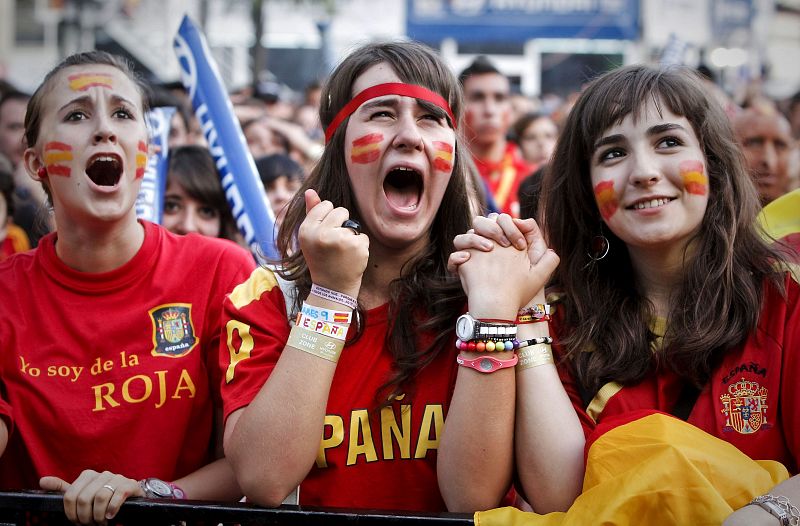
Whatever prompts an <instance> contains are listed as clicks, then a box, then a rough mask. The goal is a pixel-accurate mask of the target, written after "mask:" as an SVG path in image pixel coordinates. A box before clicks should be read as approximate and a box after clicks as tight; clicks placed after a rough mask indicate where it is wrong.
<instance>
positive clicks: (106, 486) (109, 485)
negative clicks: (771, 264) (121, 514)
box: [103, 484, 117, 495]
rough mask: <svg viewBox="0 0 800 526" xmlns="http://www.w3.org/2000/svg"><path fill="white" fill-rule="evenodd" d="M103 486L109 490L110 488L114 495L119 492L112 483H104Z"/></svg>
mask: <svg viewBox="0 0 800 526" xmlns="http://www.w3.org/2000/svg"><path fill="white" fill-rule="evenodd" d="M103 487H104V488H105V489H107V490H110V491H111V493H112V495H113V494H114V493H116V492H117V490H116V489H114V486H112V485H111V484H103Z"/></svg>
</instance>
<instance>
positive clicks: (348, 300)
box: [311, 283, 358, 310]
mask: <svg viewBox="0 0 800 526" xmlns="http://www.w3.org/2000/svg"><path fill="white" fill-rule="evenodd" d="M311 294H314V295H315V296H319V297H320V298H325V299H326V300H330V301H333V302H335V303H339V304H340V305H346V306H348V307H350V308H351V309H353V310H355V309H357V308H358V300H357V299H355V298H354V297H353V296H348V295H347V294H345V293H344V292H339V291H338V290H331V289H326V288H325V287H323V286H321V285H317V284H316V283H312V284H311Z"/></svg>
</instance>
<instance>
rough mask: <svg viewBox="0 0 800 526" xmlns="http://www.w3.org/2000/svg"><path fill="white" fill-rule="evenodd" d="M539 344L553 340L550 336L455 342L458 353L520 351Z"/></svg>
mask: <svg viewBox="0 0 800 526" xmlns="http://www.w3.org/2000/svg"><path fill="white" fill-rule="evenodd" d="M540 343H547V344H550V343H553V338H551V337H550V336H539V337H538V338H531V339H529V340H517V339H513V340H501V341H497V340H472V341H468V342H465V341H462V340H458V339H457V340H456V349H458V350H459V351H468V352H484V351H486V352H492V351H497V352H502V351H516V350H517V349H521V348H523V347H529V346H531V345H537V344H540Z"/></svg>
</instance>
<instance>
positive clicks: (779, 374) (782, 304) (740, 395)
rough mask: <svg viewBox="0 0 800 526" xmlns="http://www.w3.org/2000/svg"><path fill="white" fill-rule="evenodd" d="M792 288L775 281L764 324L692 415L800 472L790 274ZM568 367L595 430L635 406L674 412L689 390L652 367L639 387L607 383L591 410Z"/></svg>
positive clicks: (798, 345) (799, 339) (721, 369)
mask: <svg viewBox="0 0 800 526" xmlns="http://www.w3.org/2000/svg"><path fill="white" fill-rule="evenodd" d="M786 294H787V298H786V300H784V299H783V298H782V297H781V295H780V293H778V292H777V291H776V290H775V289H774V288H773V287H770V286H768V287H767V289H766V292H765V299H764V306H763V308H762V312H761V317H760V319H759V324H758V329H757V330H756V331H755V332H754V333H753V334H751V335H750V336H749V337H748V338H747V340H746V341H745V343H744V344H743V345H741V346H740V347H739V348H736V349H733V350H731V351H729V352H728V353H727V354H726V355H725V357H724V359H723V360H722V363H721V364H720V365H719V366H718V367H717V368H716V369H715V370H714V371H713V373H712V375H711V379H710V381H709V382H708V384H707V385H706V386H705V388H704V389H703V390H702V391H701V392H700V394H699V396H698V398H697V402H696V403H695V405H694V408H693V410H692V412H691V413H690V415H689V418H688V420H687V421H688V422H689V423H690V424H693V425H695V426H697V427H699V428H700V429H702V430H704V431H706V432H707V433H709V434H711V435H713V436H715V437H718V438H720V439H722V440H725V441H726V442H729V443H731V444H733V445H734V446H736V447H737V448H738V449H739V450H740V451H742V452H743V453H745V454H746V455H748V456H749V457H750V458H753V459H755V460H776V461H778V462H781V463H782V464H784V465H785V466H786V467H787V469H788V470H789V471H790V472H791V473H796V472H797V470H798V464H797V460H798V453H800V422H798V421H797V417H798V415H800V389H797V383H796V382H797V378H798V375H799V374H800V302H799V300H800V297H799V296H800V287H798V284H797V283H796V282H795V281H794V280H793V279H792V278H791V277H790V276H788V275H787V278H786ZM560 372H561V375H562V380H563V381H564V383H565V387H566V388H567V392H568V393H569V394H570V397H571V398H572V401H573V405H575V409H576V411H578V415H579V416H580V417H581V420H582V422H583V425H584V430H585V431H586V432H587V434H588V433H589V432H590V431H591V430H592V429H593V428H594V426H595V422H597V424H599V423H601V422H603V420H604V419H605V418H608V417H611V416H618V415H621V414H624V413H627V412H630V411H636V410H641V409H655V410H659V411H663V412H667V413H668V412H670V410H671V409H672V408H673V407H674V405H675V403H676V401H677V400H678V397H679V395H680V392H681V388H682V382H681V381H680V379H679V378H678V377H677V375H676V374H675V373H673V372H671V371H665V372H662V373H659V374H656V373H655V372H654V373H651V374H650V375H649V376H647V377H646V378H645V379H644V380H642V381H641V382H639V383H638V384H635V385H630V386H625V387H621V386H619V385H618V384H615V383H610V384H606V385H605V386H604V387H603V388H602V389H601V390H600V392H599V393H598V395H597V396H595V399H594V400H593V401H592V403H591V404H590V406H589V407H590V410H589V411H588V414H587V411H586V409H587V408H586V407H585V406H584V405H583V402H582V401H581V398H580V395H579V394H578V393H579V391H578V388H577V385H576V384H575V381H574V378H573V376H572V374H571V371H570V368H569V367H568V366H562V367H560ZM589 414H591V415H592V416H589ZM593 417H594V418H593Z"/></svg>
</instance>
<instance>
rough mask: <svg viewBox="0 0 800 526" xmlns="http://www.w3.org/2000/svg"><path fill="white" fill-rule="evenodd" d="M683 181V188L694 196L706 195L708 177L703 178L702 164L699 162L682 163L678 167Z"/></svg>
mask: <svg viewBox="0 0 800 526" xmlns="http://www.w3.org/2000/svg"><path fill="white" fill-rule="evenodd" d="M678 169H679V170H680V173H681V178H682V179H683V187H684V188H685V189H686V191H687V192H689V193H690V194H694V195H706V194H708V177H706V176H705V174H704V173H703V172H704V169H703V163H701V162H700V161H683V162H682V163H680V165H678Z"/></svg>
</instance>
